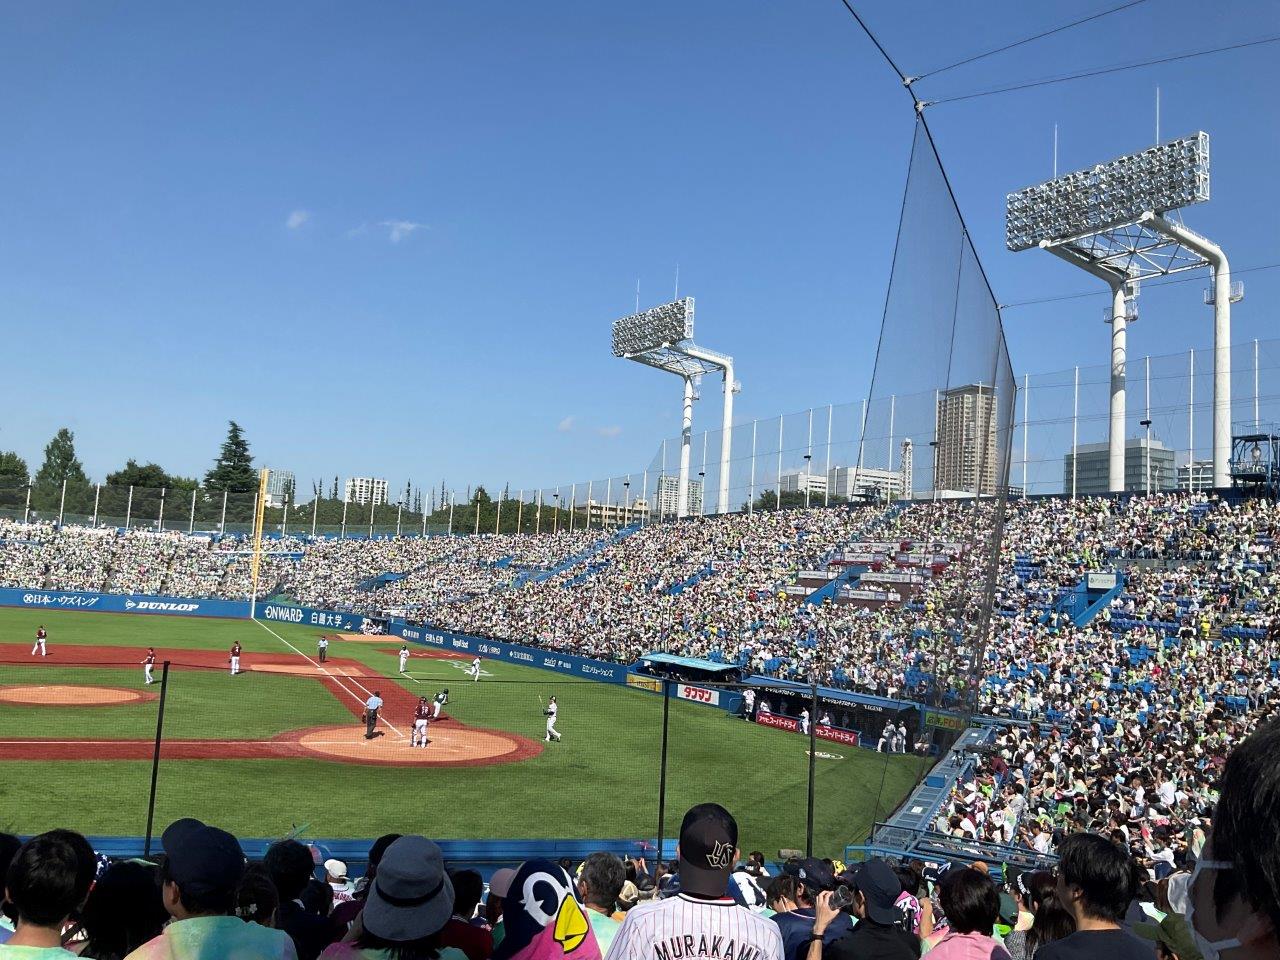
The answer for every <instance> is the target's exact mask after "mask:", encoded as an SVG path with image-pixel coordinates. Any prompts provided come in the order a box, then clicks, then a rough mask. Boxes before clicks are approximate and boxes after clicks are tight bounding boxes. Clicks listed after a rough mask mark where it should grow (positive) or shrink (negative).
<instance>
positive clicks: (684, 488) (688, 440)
mask: <svg viewBox="0 0 1280 960" xmlns="http://www.w3.org/2000/svg"><path fill="white" fill-rule="evenodd" d="M692 445H693V377H685V378H684V407H683V410H682V412H681V415H680V474H679V478H678V479H677V481H676V518H677V519H680V520H683V519H684V518H685V517H687V516H688V515H689V453H690V448H691V447H692Z"/></svg>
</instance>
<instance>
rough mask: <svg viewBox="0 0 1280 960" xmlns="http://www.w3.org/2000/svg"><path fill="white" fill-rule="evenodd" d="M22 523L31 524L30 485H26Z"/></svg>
mask: <svg viewBox="0 0 1280 960" xmlns="http://www.w3.org/2000/svg"><path fill="white" fill-rule="evenodd" d="M22 522H23V523H30V522H31V484H29V483H28V484H27V505H26V506H25V507H24V508H23V510H22Z"/></svg>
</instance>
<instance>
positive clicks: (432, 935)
mask: <svg viewBox="0 0 1280 960" xmlns="http://www.w3.org/2000/svg"><path fill="white" fill-rule="evenodd" d="M452 914H453V884H451V883H450V882H449V876H448V874H446V873H445V869H444V857H443V855H442V854H441V853H440V848H439V847H438V846H436V845H435V844H434V843H432V842H431V841H430V840H428V839H426V838H425V837H419V836H412V835H411V836H407V837H400V838H399V839H398V840H396V841H395V842H394V843H392V844H391V845H390V846H389V847H387V849H386V852H385V853H384V854H383V857H382V862H381V863H379V864H378V875H377V877H376V878H375V879H374V881H373V882H372V883H371V884H370V885H369V887H368V889H367V891H366V897H365V903H364V910H362V911H361V913H360V924H359V933H357V934H356V937H355V939H354V940H353V941H352V942H345V941H344V942H342V943H335V944H333V945H332V946H330V947H327V948H326V949H325V951H324V953H323V954H322V955H321V956H323V957H324V958H325V960H466V954H464V953H463V952H462V951H461V950H458V949H457V948H455V947H442V946H441V945H440V931H441V930H443V929H444V925H445V924H446V923H448V922H449V917H450V916H451V915H452Z"/></svg>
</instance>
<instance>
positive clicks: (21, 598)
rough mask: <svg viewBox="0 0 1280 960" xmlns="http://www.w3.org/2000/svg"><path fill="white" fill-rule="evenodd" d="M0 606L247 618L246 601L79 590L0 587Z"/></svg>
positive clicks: (170, 615)
mask: <svg viewBox="0 0 1280 960" xmlns="http://www.w3.org/2000/svg"><path fill="white" fill-rule="evenodd" d="M0 606H3V607H30V608H32V609H37V610H38V609H51V610H92V611H96V612H99V613H143V614H159V615H162V616H167V617H224V618H235V619H240V620H243V619H245V618H246V617H248V616H249V604H248V601H245V600H200V599H194V598H192V597H156V596H149V595H147V594H140V593H88V592H85V591H82V590H24V589H22V588H20V587H0Z"/></svg>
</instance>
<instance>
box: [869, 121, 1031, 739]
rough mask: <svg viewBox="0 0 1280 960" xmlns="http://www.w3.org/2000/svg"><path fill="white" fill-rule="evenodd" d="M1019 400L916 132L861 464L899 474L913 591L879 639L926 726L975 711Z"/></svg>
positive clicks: (898, 522)
mask: <svg viewBox="0 0 1280 960" xmlns="http://www.w3.org/2000/svg"><path fill="white" fill-rule="evenodd" d="M1015 394H1016V386H1015V381H1014V376H1013V369H1012V367H1011V365H1010V363H1009V353H1008V349H1007V348H1006V345H1005V339H1004V330H1003V328H1002V325H1001V320H1000V310H999V307H998V306H997V302H996V299H995V296H994V294H993V293H992V291H991V287H990V285H989V284H988V282H987V278H986V275H985V273H984V272H983V269H982V264H981V263H980V262H979V260H978V256H977V253H976V252H975V251H974V248H973V243H972V240H971V238H970V236H969V233H968V231H967V229H966V228H965V224H964V220H963V218H962V217H961V215H960V211H959V209H958V207H957V206H956V202H955V198H954V196H953V194H952V192H951V188H950V185H949V183H948V181H947V177H946V174H945V172H944V171H943V169H942V166H941V164H940V162H939V160H938V155H937V152H936V150H935V147H934V144H933V140H932V137H931V136H930V134H929V130H928V127H927V126H926V125H925V123H924V121H923V119H920V120H918V121H917V123H916V128H915V138H914V143H913V146H912V151H911V165H910V171H909V173H908V178H907V187H906V192H905V195H904V197H903V203H902V215H901V220H900V223H899V228H898V241H897V247H896V249H895V252H894V260H893V271H892V275H891V277H890V282H889V292H888V297H887V299H886V302H885V311H884V319H883V323H882V326H881V331H880V341H879V346H878V348H877V354H876V364H875V372H874V374H873V376H872V383H871V390H870V394H869V397H868V401H867V407H866V409H867V413H866V423H865V426H864V429H863V430H862V441H861V448H860V450H859V454H858V462H859V467H860V468H861V469H867V470H871V469H878V470H884V469H888V470H891V471H897V472H898V473H899V475H900V477H901V483H902V486H903V496H904V497H911V498H913V500H914V502H913V503H912V504H911V505H910V506H909V507H904V508H902V509H901V510H900V512H899V513H898V514H897V516H895V517H894V518H893V519H892V521H891V522H890V523H889V524H887V525H886V526H885V527H884V528H883V529H884V530H885V533H884V534H883V539H886V540H896V541H898V547H897V550H898V553H899V555H900V559H903V558H901V554H907V555H908V556H907V557H906V558H905V559H906V560H907V561H908V562H907V563H906V564H904V565H900V570H899V572H898V573H896V574H892V575H895V576H898V577H915V578H916V579H917V582H916V583H914V584H910V588H909V589H908V591H907V593H908V594H909V595H910V597H911V599H910V600H908V601H907V602H906V603H905V604H904V605H903V606H902V607H900V608H898V609H897V610H896V611H895V612H894V614H893V615H892V616H891V617H890V618H887V620H888V622H887V623H883V624H882V629H883V630H885V631H887V633H888V635H889V636H891V638H892V642H893V643H894V644H895V645H896V646H897V647H898V649H901V650H903V651H904V653H905V655H906V661H907V664H908V669H907V671H906V686H907V689H908V696H909V697H910V698H912V699H917V700H923V701H924V702H925V703H927V704H928V705H930V706H931V707H934V708H937V710H936V711H935V712H929V713H926V717H925V723H926V725H931V726H939V727H943V728H950V729H956V728H957V727H960V726H961V725H962V724H963V722H964V721H965V720H967V718H968V717H969V715H971V714H972V713H973V712H975V711H976V709H977V698H978V692H979V688H980V685H981V681H982V676H983V673H984V670H983V662H984V659H985V657H986V649H987V643H988V640H989V637H990V635H991V630H992V608H993V601H994V597H995V592H996V585H997V574H998V563H999V552H1000V540H1001V531H1002V528H1003V522H1004V509H1005V502H1006V499H1007V497H1008V494H1009V462H1010V449H1011V440H1012V437H1013V425H1014V411H1015V406H1016V397H1015ZM886 461H888V462H886ZM926 571H927V572H926ZM921 581H922V582H921ZM948 713H949V715H948ZM957 714H958V715H959V716H956V715H957Z"/></svg>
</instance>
